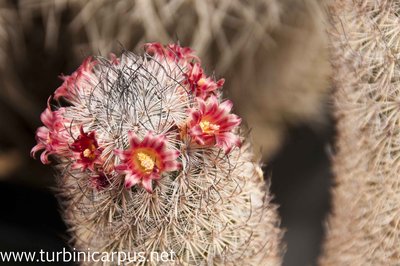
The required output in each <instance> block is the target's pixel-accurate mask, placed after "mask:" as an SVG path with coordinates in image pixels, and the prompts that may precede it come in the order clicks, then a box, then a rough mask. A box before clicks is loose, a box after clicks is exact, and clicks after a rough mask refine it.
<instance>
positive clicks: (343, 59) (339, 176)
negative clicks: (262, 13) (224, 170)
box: [320, 0, 400, 266]
mask: <svg viewBox="0 0 400 266" xmlns="http://www.w3.org/2000/svg"><path fill="white" fill-rule="evenodd" d="M330 10H331V14H332V28H331V32H330V33H331V44H332V56H333V57H332V62H333V66H334V70H335V74H334V81H335V86H336V91H335V94H334V100H335V109H336V110H335V113H336V117H337V119H338V125H337V130H338V139H337V143H336V146H337V154H336V155H335V158H334V161H333V162H334V170H335V174H336V180H335V181H336V183H337V185H336V186H335V187H334V190H333V198H334V200H333V213H332V216H331V217H330V219H329V226H328V235H327V240H326V243H325V248H324V254H323V256H322V258H321V260H320V262H321V265H360V266H361V265H400V227H399V223H400V186H399V181H400V179H399V169H400V168H399V166H400V164H399V150H400V149H399V148H400V146H399V138H400V130H399V129H400V124H399V121H400V109H399V107H400V105H399V99H400V98H399V89H400V87H399V80H400V64H399V57H400V46H399V43H400V34H399V33H400V17H399V11H400V1H398V0H395V1H386V0H382V1H381V0H367V1H356V0H352V1H348V0H336V1H333V3H332V5H331V9H330Z"/></svg>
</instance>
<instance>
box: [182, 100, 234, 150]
mask: <svg viewBox="0 0 400 266" xmlns="http://www.w3.org/2000/svg"><path fill="white" fill-rule="evenodd" d="M198 106H199V109H192V110H191V112H190V115H189V122H188V134H189V135H190V136H191V137H192V138H193V139H194V141H195V142H196V143H197V144H199V145H202V146H211V145H215V146H217V147H219V148H222V149H223V150H224V151H225V153H229V152H230V151H231V149H232V148H233V146H240V139H239V137H238V136H237V135H235V134H234V133H233V132H232V130H234V129H235V127H237V126H238V125H239V124H240V122H241V119H240V118H239V117H238V116H237V115H234V114H230V113H229V112H230V111H231V109H232V102H231V101H229V100H227V101H224V102H222V103H221V104H219V103H218V100H217V98H216V97H215V96H210V97H209V98H208V100H207V101H204V100H203V99H198Z"/></svg>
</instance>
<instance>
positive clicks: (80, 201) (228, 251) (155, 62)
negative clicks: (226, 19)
mask: <svg viewBox="0 0 400 266" xmlns="http://www.w3.org/2000/svg"><path fill="white" fill-rule="evenodd" d="M145 50H146V54H145V55H144V56H138V55H135V54H133V53H130V52H124V53H123V54H122V56H121V57H120V58H117V57H116V56H114V55H111V56H110V58H109V59H107V58H102V57H96V58H91V57H89V58H87V59H86V60H85V61H84V62H83V64H82V65H81V66H80V67H79V68H78V69H77V70H76V71H75V72H74V73H73V74H71V75H69V76H62V79H63V83H62V85H61V86H60V87H59V88H57V89H56V91H55V92H54V94H53V96H52V97H51V98H49V101H48V106H47V108H46V110H45V111H44V112H43V113H42V116H41V120H42V122H43V124H44V126H43V127H40V128H39V129H38V131H37V135H36V138H37V141H38V144H37V145H36V146H35V147H34V148H33V149H32V154H33V155H34V154H36V153H39V152H41V156H40V159H41V161H42V162H43V163H45V164H47V163H50V162H51V161H54V162H55V163H56V165H57V168H58V169H59V172H60V176H59V177H58V183H59V185H58V189H59V196H60V202H61V204H62V206H63V211H64V214H65V219H66V221H67V223H68V224H69V226H70V231H71V234H72V237H73V239H72V243H73V244H74V246H75V247H76V248H78V249H79V250H83V251H85V250H87V249H88V248H90V249H91V250H95V251H97V252H118V251H123V252H144V254H145V257H146V259H149V261H136V262H135V263H136V264H159V263H160V261H153V260H152V257H151V256H152V253H154V252H163V251H164V252H172V253H173V254H174V257H173V259H174V261H173V262H171V261H170V262H168V263H169V264H176V265H181V264H184V265H205V263H206V262H207V263H211V264H215V265H243V264H242V263H243V262H245V263H246V264H247V265H258V264H260V263H261V264H262V265H277V264H279V262H280V258H281V249H280V248H281V246H280V238H281V232H280V230H279V229H278V222H279V221H278V218H277V214H276V208H275V206H274V205H273V204H271V203H270V195H269V192H268V187H266V184H265V182H264V180H263V175H262V172H261V170H260V167H259V165H258V163H257V161H256V159H255V158H254V154H253V153H252V151H251V147H250V145H249V144H248V143H247V142H246V141H244V137H243V134H242V133H241V130H240V127H239V124H240V122H241V119H240V118H239V117H238V116H237V115H235V114H232V113H231V109H232V103H231V102H230V101H229V100H225V101H223V100H222V96H221V87H222V85H223V83H224V80H223V79H219V80H216V79H215V78H214V77H212V76H207V75H206V73H205V72H204V70H203V69H202V67H201V64H200V60H199V58H198V57H197V56H195V55H194V54H193V51H192V50H191V49H189V48H182V47H180V46H178V45H175V44H171V45H168V46H163V45H161V44H159V43H149V44H146V45H145ZM83 264H84V263H83ZM110 264H112V263H110Z"/></svg>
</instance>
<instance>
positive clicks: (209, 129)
mask: <svg viewBox="0 0 400 266" xmlns="http://www.w3.org/2000/svg"><path fill="white" fill-rule="evenodd" d="M219 127H220V126H219V125H217V124H213V123H210V121H208V120H202V121H201V122H200V128H201V131H203V133H206V134H213V133H215V131H218V130H219Z"/></svg>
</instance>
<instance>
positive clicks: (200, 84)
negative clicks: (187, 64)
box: [197, 78, 206, 86]
mask: <svg viewBox="0 0 400 266" xmlns="http://www.w3.org/2000/svg"><path fill="white" fill-rule="evenodd" d="M205 83H206V79H205V78H201V79H199V81H197V85H198V86H203V85H204V84H205Z"/></svg>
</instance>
